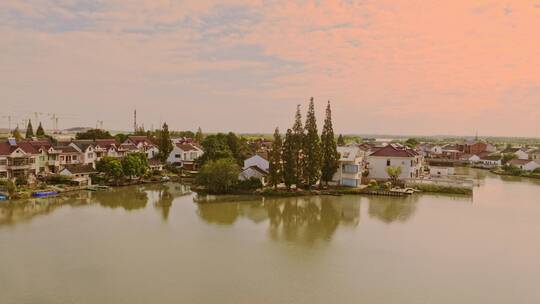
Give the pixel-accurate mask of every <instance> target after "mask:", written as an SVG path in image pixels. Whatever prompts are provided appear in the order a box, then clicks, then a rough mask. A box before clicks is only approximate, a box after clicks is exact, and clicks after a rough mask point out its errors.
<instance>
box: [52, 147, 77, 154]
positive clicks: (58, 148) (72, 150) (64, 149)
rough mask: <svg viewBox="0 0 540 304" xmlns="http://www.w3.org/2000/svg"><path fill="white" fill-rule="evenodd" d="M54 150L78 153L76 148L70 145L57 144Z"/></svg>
mask: <svg viewBox="0 0 540 304" xmlns="http://www.w3.org/2000/svg"><path fill="white" fill-rule="evenodd" d="M54 149H55V150H60V151H62V153H80V152H79V151H77V149H75V148H73V147H72V146H58V147H54Z"/></svg>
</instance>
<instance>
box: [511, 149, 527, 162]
mask: <svg viewBox="0 0 540 304" xmlns="http://www.w3.org/2000/svg"><path fill="white" fill-rule="evenodd" d="M514 154H515V155H516V157H517V158H518V159H521V160H528V159H529V153H527V149H525V148H520V149H519V150H517V151H516V153H514Z"/></svg>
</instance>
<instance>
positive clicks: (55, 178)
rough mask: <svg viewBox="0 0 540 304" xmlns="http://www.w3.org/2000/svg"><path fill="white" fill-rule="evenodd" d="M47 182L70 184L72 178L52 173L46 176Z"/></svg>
mask: <svg viewBox="0 0 540 304" xmlns="http://www.w3.org/2000/svg"><path fill="white" fill-rule="evenodd" d="M45 182H46V183H47V184H49V185H68V184H71V178H69V177H67V176H65V175H60V174H52V175H48V176H46V177H45Z"/></svg>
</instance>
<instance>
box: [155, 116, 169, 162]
mask: <svg viewBox="0 0 540 304" xmlns="http://www.w3.org/2000/svg"><path fill="white" fill-rule="evenodd" d="M158 149H159V154H158V158H159V160H161V161H162V162H166V161H167V158H168V157H169V154H171V151H172V150H173V145H172V142H171V135H170V134H169V126H168V125H167V123H164V124H163V128H162V129H161V132H160V134H159V141H158Z"/></svg>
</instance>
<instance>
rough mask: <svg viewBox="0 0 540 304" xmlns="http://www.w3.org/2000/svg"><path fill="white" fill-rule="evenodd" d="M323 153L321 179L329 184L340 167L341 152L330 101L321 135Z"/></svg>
mask: <svg viewBox="0 0 540 304" xmlns="http://www.w3.org/2000/svg"><path fill="white" fill-rule="evenodd" d="M321 154H322V164H321V180H322V181H324V182H326V185H328V182H329V181H331V180H332V178H333V177H334V174H335V173H336V171H337V169H338V161H339V153H338V151H337V145H336V140H335V137H334V128H333V126H332V109H331V108H330V101H328V105H327V106H326V118H325V119H324V126H323V131H322V135H321Z"/></svg>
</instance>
